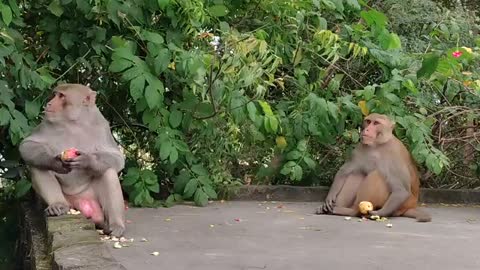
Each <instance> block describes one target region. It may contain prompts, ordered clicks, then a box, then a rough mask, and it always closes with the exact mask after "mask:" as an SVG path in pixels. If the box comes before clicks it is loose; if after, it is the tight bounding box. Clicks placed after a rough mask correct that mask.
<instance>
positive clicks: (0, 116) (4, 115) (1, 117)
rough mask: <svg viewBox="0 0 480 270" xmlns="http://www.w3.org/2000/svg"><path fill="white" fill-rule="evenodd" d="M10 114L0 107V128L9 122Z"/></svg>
mask: <svg viewBox="0 0 480 270" xmlns="http://www.w3.org/2000/svg"><path fill="white" fill-rule="evenodd" d="M10 119H11V116H10V112H9V111H8V109H7V108H5V107H0V126H5V125H7V124H8V123H9V122H10Z"/></svg>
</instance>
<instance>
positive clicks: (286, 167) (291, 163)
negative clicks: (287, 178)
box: [280, 161, 297, 175]
mask: <svg viewBox="0 0 480 270" xmlns="http://www.w3.org/2000/svg"><path fill="white" fill-rule="evenodd" d="M295 166H297V163H296V162H295V161H289V162H287V163H285V164H284V165H283V168H282V170H280V173H281V174H283V175H287V174H289V173H290V172H291V171H292V169H293V168H294V167H295Z"/></svg>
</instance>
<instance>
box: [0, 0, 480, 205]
mask: <svg viewBox="0 0 480 270" xmlns="http://www.w3.org/2000/svg"><path fill="white" fill-rule="evenodd" d="M449 12H450V13H446V11H445V10H441V7H440V6H438V5H436V4H434V3H433V2H430V1H420V0H408V1H403V2H401V3H400V2H398V1H389V0H388V1H361V0H298V1H274V0H239V1H224V0H103V1H102V0H49V1H46V0H38V1H21V2H16V1H14V0H8V1H6V0H4V1H3V3H2V4H0V15H1V21H0V25H1V29H0V40H1V45H0V62H1V67H0V74H1V78H0V80H1V81H0V91H1V96H0V140H1V146H0V153H1V155H2V156H3V158H4V159H5V160H4V161H2V162H1V166H3V167H4V168H8V169H7V170H4V175H3V177H4V178H7V179H17V180H18V179H21V180H20V181H15V182H6V183H7V184H6V185H5V187H4V188H3V191H4V192H3V194H4V195H5V194H7V195H8V194H14V193H15V194H16V195H17V196H21V195H22V194H24V193H25V192H26V191H28V190H29V188H30V185H29V180H28V173H27V171H26V170H25V168H24V167H23V166H21V165H20V164H21V162H20V160H19V157H18V152H17V146H18V143H19V141H20V140H21V139H22V138H23V137H24V136H26V135H27V134H28V133H29V131H30V130H31V128H32V127H33V126H35V125H36V124H37V123H38V122H39V120H40V115H41V107H42V106H43V105H44V103H45V102H46V100H47V98H48V96H49V94H50V91H51V89H52V87H53V86H54V85H56V84H57V83H59V82H79V83H84V84H89V85H90V86H91V87H92V88H93V89H95V90H97V91H98V92H99V99H98V100H99V106H100V107H101V110H102V112H103V113H104V114H105V116H106V117H107V118H108V119H109V120H110V121H111V125H112V129H113V131H114V133H115V136H116V138H117V139H118V141H119V143H120V144H121V145H122V148H123V150H124V152H125V154H126V156H127V167H126V168H125V171H124V173H123V174H122V177H121V179H122V185H123V187H124V188H125V190H126V191H127V193H128V194H129V200H130V201H131V202H132V203H134V204H135V205H144V206H145V205H155V204H156V203H157V202H156V200H154V198H159V197H162V196H158V194H162V195H165V196H168V199H167V200H166V202H167V205H170V204H171V203H174V202H177V201H181V200H184V199H192V200H194V201H195V202H196V203H197V204H198V205H205V204H206V203H207V202H208V200H209V199H216V198H217V197H218V194H219V193H220V194H221V195H222V196H223V195H226V194H228V193H227V192H228V191H229V190H231V189H232V188H233V187H235V186H238V185H241V184H250V183H269V184H270V183H273V184H296V185H300V184H301V185H318V184H325V185H328V184H330V181H331V180H332V177H333V175H334V173H335V171H336V170H337V169H338V167H339V166H340V165H341V163H342V162H343V161H344V159H345V158H346V157H347V155H348V150H349V149H351V148H352V146H353V145H354V144H355V143H357V142H358V140H359V131H358V126H359V124H360V122H361V119H362V114H363V115H366V114H368V113H370V112H380V113H386V114H389V115H390V116H392V117H393V118H394V119H395V121H396V123H397V125H396V130H395V131H396V134H397V136H398V137H399V138H401V139H402V140H403V141H404V142H405V143H406V144H407V145H408V146H409V148H410V149H411V151H412V153H413V156H414V158H415V159H416V161H417V162H418V164H419V166H420V167H421V168H422V172H423V173H424V183H423V184H424V185H425V186H431V187H467V188H472V187H477V186H479V185H480V182H479V181H478V176H479V175H480V166H478V164H479V161H480V155H479V151H480V141H479V139H478V137H479V135H480V128H479V121H478V119H479V115H480V73H479V72H478V70H479V69H478V68H479V64H478V63H479V61H478V60H479V51H480V50H479V48H478V47H479V45H480V39H479V38H478V31H479V29H478V26H477V24H478V21H476V17H475V15H474V14H471V13H468V12H466V11H464V10H461V9H458V10H455V11H449ZM8 183H15V184H14V185H9V184H8ZM4 184H5V182H4Z"/></svg>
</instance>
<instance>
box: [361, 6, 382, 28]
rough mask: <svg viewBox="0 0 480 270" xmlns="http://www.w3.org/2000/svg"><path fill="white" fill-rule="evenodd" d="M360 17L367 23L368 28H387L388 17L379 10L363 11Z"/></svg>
mask: <svg viewBox="0 0 480 270" xmlns="http://www.w3.org/2000/svg"><path fill="white" fill-rule="evenodd" d="M360 16H361V17H362V18H363V19H364V20H365V22H367V24H368V26H373V25H377V26H379V27H386V25H387V21H388V19H387V16H385V14H383V13H381V12H379V11H377V10H374V9H371V10H369V11H364V10H363V11H362V12H360Z"/></svg>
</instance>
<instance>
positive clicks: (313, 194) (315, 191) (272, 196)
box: [230, 185, 480, 204]
mask: <svg viewBox="0 0 480 270" xmlns="http://www.w3.org/2000/svg"><path fill="white" fill-rule="evenodd" d="M329 189H330V187H324V186H320V187H297V186H286V185H278V186H264V185H258V186H256V185H250V186H242V187H240V188H238V190H236V191H235V192H234V193H233V194H232V196H231V197H230V199H232V200H256V201H265V200H267V201H268V200H272V201H292V202H322V201H324V200H325V197H326V196H327V193H328V190H329ZM419 201H420V202H421V203H431V204H439V203H445V204H480V191H478V190H458V189H456V190H452V189H425V188H422V189H421V190H420V198H419Z"/></svg>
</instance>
